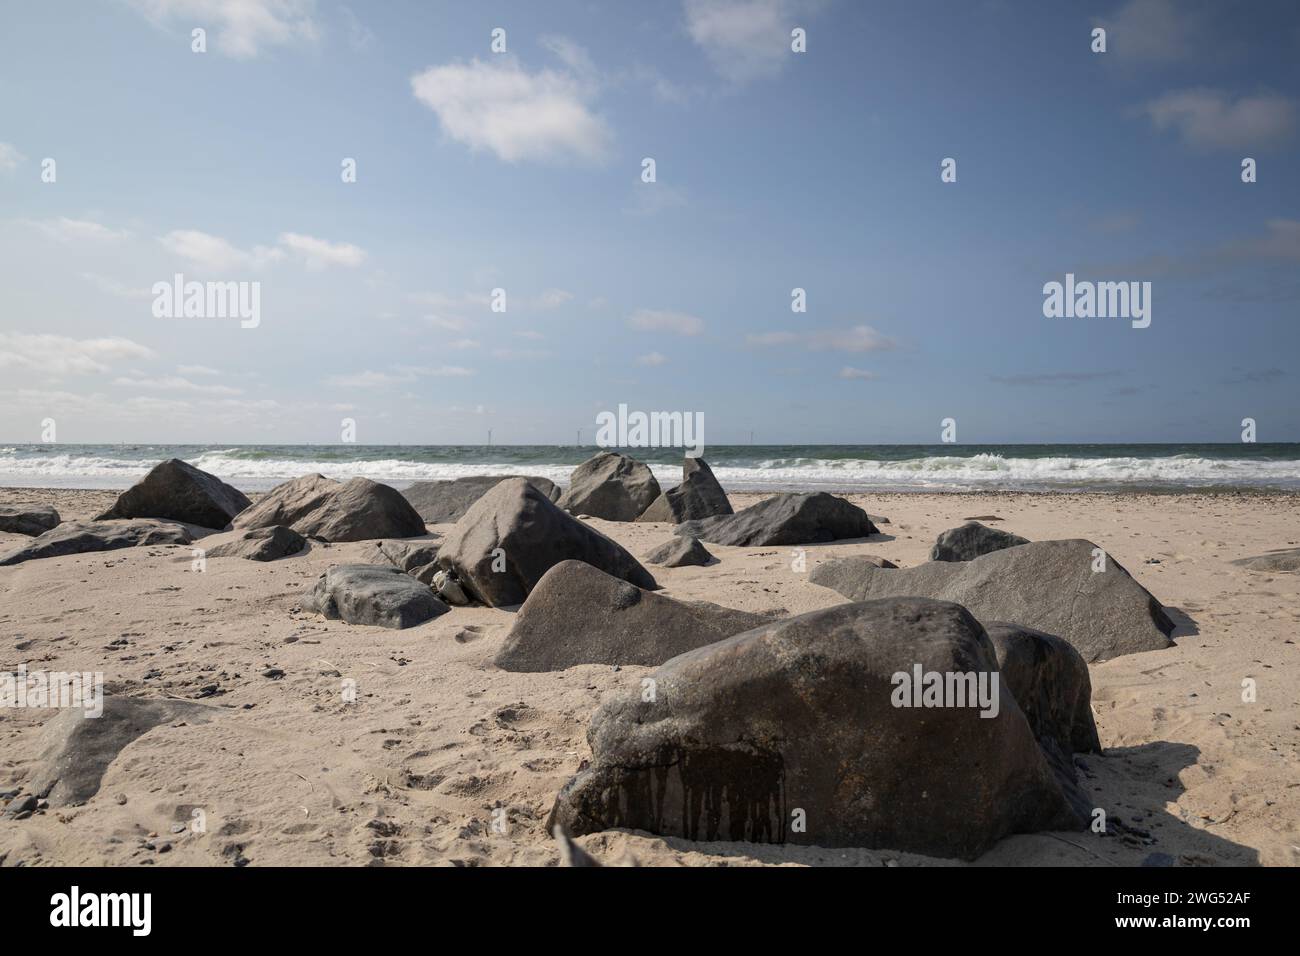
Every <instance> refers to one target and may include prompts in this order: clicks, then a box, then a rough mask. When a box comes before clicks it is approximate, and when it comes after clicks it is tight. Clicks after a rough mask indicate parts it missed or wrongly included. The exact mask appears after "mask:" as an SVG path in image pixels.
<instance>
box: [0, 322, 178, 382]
mask: <svg viewBox="0 0 1300 956" xmlns="http://www.w3.org/2000/svg"><path fill="white" fill-rule="evenodd" d="M153 357H154V352H153V350H152V349H149V348H146V347H145V346H143V345H140V344H139V343H136V342H132V341H131V340H130V339H123V338H100V339H73V338H69V337H67V336H63V335H29V334H24V333H20V332H0V368H26V369H32V370H35V371H39V372H45V373H47V374H50V375H68V374H73V375H89V374H93V373H97V372H100V373H102V372H107V371H109V364H108V363H109V362H113V361H118V360H131V359H150V358H153Z"/></svg>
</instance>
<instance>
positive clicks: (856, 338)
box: [745, 325, 898, 352]
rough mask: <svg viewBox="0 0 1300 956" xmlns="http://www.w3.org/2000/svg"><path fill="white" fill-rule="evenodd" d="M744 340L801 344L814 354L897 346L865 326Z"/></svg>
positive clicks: (763, 335) (759, 343) (768, 334)
mask: <svg viewBox="0 0 1300 956" xmlns="http://www.w3.org/2000/svg"><path fill="white" fill-rule="evenodd" d="M745 341H746V342H748V343H749V344H750V345H755V346H760V347H765V346H778V345H802V346H803V347H804V348H806V349H809V350H810V351H814V352H822V351H831V352H886V351H889V350H890V349H892V348H895V347H896V346H897V344H898V343H897V342H895V341H894V340H893V339H891V338H889V337H888V336H886V335H882V334H880V333H879V332H877V331H876V330H875V329H873V328H872V327H871V326H869V325H855V326H853V327H852V328H849V329H810V330H808V331H807V332H789V331H783V332H762V333H760V334H758V335H747V336H745Z"/></svg>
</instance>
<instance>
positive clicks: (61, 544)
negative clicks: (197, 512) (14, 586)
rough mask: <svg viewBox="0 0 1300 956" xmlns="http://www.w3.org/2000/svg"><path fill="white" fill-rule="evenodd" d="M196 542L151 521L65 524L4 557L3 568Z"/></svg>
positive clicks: (177, 529)
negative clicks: (84, 555)
mask: <svg viewBox="0 0 1300 956" xmlns="http://www.w3.org/2000/svg"><path fill="white" fill-rule="evenodd" d="M193 540H194V538H193V537H192V536H191V535H190V532H189V530H188V529H187V528H184V527H182V526H181V525H178V524H171V523H168V522H165V521H154V520H152V519H149V518H137V519H135V520H132V521H65V522H64V523H63V524H61V525H59V526H58V527H57V528H55V529H54V530H52V531H47V532H45V533H44V534H42V535H39V536H37V537H35V538H33V539H32V541H31V543H30V544H28V545H26V546H25V547H22V548H19V549H18V550H17V551H11V552H9V553H8V554H6V555H4V556H3V557H0V566H4V565H8V564H21V563H22V562H23V561H31V560H32V559H34V558H61V557H63V556H64V555H68V554H84V553H85V552H88V551H116V550H118V549H119V548H136V547H140V546H142V545H152V544H189V543H190V542H192V541H193Z"/></svg>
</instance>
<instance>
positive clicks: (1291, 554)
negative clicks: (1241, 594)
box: [1232, 548, 1300, 572]
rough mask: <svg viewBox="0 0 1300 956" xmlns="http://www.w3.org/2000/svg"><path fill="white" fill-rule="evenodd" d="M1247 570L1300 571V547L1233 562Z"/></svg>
mask: <svg viewBox="0 0 1300 956" xmlns="http://www.w3.org/2000/svg"><path fill="white" fill-rule="evenodd" d="M1232 563H1233V564H1235V565H1237V566H1238V567H1242V568H1245V569H1246V570H1247V571H1280V572H1286V571H1300V548H1284V549H1281V550H1278V551H1271V552H1269V553H1268V554H1260V555H1256V556H1255V557H1253V558H1239V559H1238V560H1236V561H1233V562H1232Z"/></svg>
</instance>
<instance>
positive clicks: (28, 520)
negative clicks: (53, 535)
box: [0, 505, 62, 538]
mask: <svg viewBox="0 0 1300 956" xmlns="http://www.w3.org/2000/svg"><path fill="white" fill-rule="evenodd" d="M61 520H62V519H61V518H60V517H59V513H58V512H57V511H55V510H54V509H53V508H51V507H50V506H49V505H38V506H34V507H26V508H9V507H0V531H7V532H9V533H10V534H25V535H28V536H29V537H33V538H34V537H36V536H37V535H40V534H44V533H45V532H47V531H49V530H51V529H52V528H56V527H58V524H59V522H60V521H61Z"/></svg>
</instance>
